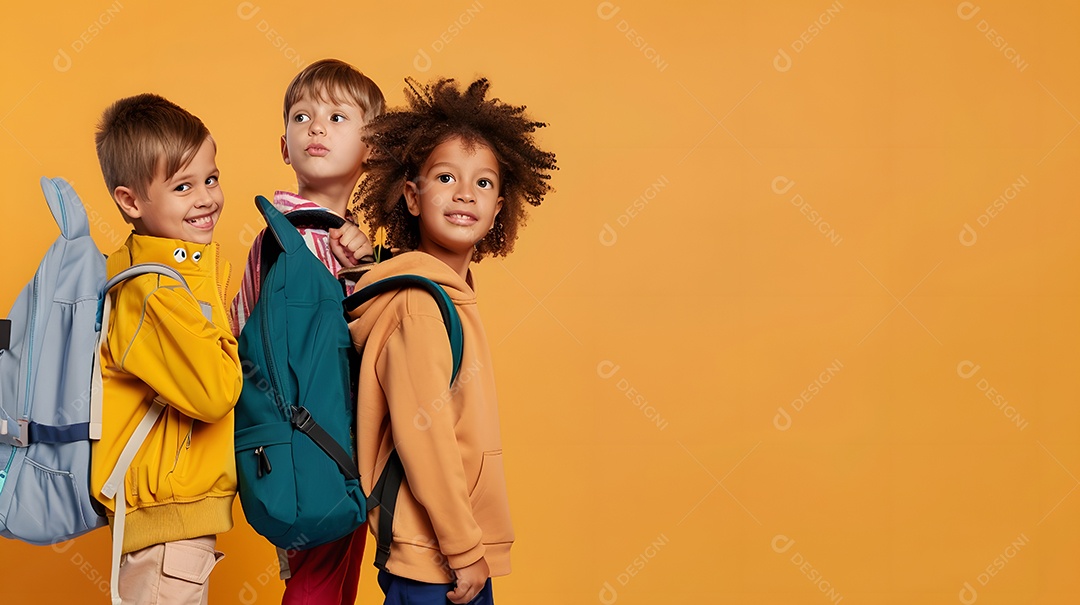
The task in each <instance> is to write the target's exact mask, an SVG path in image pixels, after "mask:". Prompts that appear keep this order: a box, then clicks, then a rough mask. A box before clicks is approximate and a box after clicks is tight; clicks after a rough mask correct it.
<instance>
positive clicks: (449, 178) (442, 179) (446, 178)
mask: <svg viewBox="0 0 1080 605" xmlns="http://www.w3.org/2000/svg"><path fill="white" fill-rule="evenodd" d="M435 178H437V179H439V182H440V183H453V182H454V177H452V176H450V175H449V174H440V175H439V176H437V177H435Z"/></svg>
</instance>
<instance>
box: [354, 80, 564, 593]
mask: <svg viewBox="0 0 1080 605" xmlns="http://www.w3.org/2000/svg"><path fill="white" fill-rule="evenodd" d="M487 91H488V82H487V80H484V79H481V80H477V81H475V82H473V83H472V84H471V85H470V86H469V87H468V88H467V89H466V90H464V91H460V90H458V88H457V86H456V85H455V83H454V82H453V80H439V81H437V82H435V83H434V84H432V85H430V86H428V87H421V88H419V89H418V85H417V84H416V83H414V82H409V88H408V89H406V91H405V92H406V96H407V97H408V101H409V106H408V108H406V109H402V110H397V111H391V112H389V113H387V114H386V115H384V116H382V117H381V118H378V119H376V120H375V121H373V122H372V123H371V124H370V125H369V126H368V128H367V131H366V135H365V137H364V138H365V141H367V143H368V144H369V146H371V148H372V150H373V151H372V156H371V157H370V158H369V160H368V176H367V180H366V181H365V182H363V183H362V185H361V189H360V191H359V193H358V196H359V197H360V199H361V202H360V204H359V206H360V210H361V211H362V212H363V215H364V217H365V218H366V219H367V221H368V222H369V224H370V226H371V227H372V228H373V229H375V228H379V227H383V228H385V229H386V231H387V236H388V242H387V244H388V245H389V246H391V247H399V248H403V249H407V250H411V251H410V252H406V253H404V254H399V255H398V256H395V257H394V258H392V259H390V260H388V261H386V262H383V263H380V264H378V265H375V267H374V268H372V269H371V270H370V271H368V272H367V273H365V274H364V276H363V277H362V278H361V280H360V282H359V283H357V287H356V290H357V291H360V290H361V289H362V288H363V287H364V286H366V285H368V284H371V283H374V282H376V281H379V280H380V279H383V278H386V277H390V276H394V275H401V274H410V273H411V274H417V275H420V276H422V277H427V278H428V279H431V280H432V281H434V282H436V283H438V284H439V285H441V286H442V287H443V289H444V290H446V292H447V293H448V294H449V296H450V299H451V300H452V302H453V304H454V306H455V307H456V309H457V312H458V315H459V317H460V318H461V324H462V328H463V331H464V343H463V347H462V351H463V355H462V360H461V370H460V373H459V374H458V376H457V379H456V381H455V382H454V383H453V385H452V386H449V387H448V386H447V385H449V384H450V377H451V370H452V359H451V347H450V344H449V340H448V338H447V330H446V326H445V324H444V323H443V319H442V317H441V315H440V312H439V310H438V307H437V305H436V303H435V300H434V298H433V297H432V296H431V295H429V294H427V293H426V292H423V291H422V290H418V289H402V290H396V291H392V292H388V293H385V294H381V295H379V296H377V297H375V298H373V299H372V300H371V301H369V302H368V303H366V304H364V305H363V306H361V307H359V308H358V309H356V310H355V311H354V312H353V317H354V318H355V319H354V320H353V321H352V322H351V324H350V331H351V332H352V337H353V343H354V344H355V345H356V347H357V349H358V350H360V351H361V352H362V353H363V359H362V362H361V364H360V381H359V383H360V389H359V394H358V410H357V436H358V438H357V441H358V443H359V448H358V449H359V452H358V453H359V466H360V474H361V476H362V480H361V481H362V486H363V489H364V492H365V493H366V494H372V491H373V489H374V488H375V486H376V483H377V482H378V479H379V478H380V477H382V475H383V472H384V470H385V469H386V468H387V467H388V466H391V465H394V464H397V463H396V462H389V463H388V460H394V459H399V460H400V465H401V468H403V471H404V480H403V481H402V483H401V486H400V490H399V491H398V492H397V493H396V508H395V510H394V513H393V532H392V533H393V539H392V540H391V541H390V543H389V544H387V543H386V541H385V539H382V538H380V536H379V535H378V531H377V528H378V527H379V522H380V518H379V517H380V514H383V511H382V510H380V508H376V509H374V510H373V511H372V512H371V517H370V519H369V527H370V528H371V531H372V533H373V534H375V535H376V539H377V540H380V543H379V545H378V546H379V550H380V551H381V552H380V555H379V556H377V557H376V566H377V567H379V568H380V570H381V571H380V573H379V585H380V587H381V588H382V589H383V592H384V593H385V594H386V601H385V602H386V603H387V604H391V603H395V604H396V603H402V604H403V603H406V602H408V603H433V604H434V603H438V604H440V605H442V604H443V603H445V602H446V600H447V599H449V600H450V601H451V602H453V603H480V602H483V603H485V604H490V603H492V595H491V580H490V578H491V577H493V576H502V575H506V574H508V573H510V546H511V544H512V543H513V540H514V531H513V528H512V527H511V524H510V507H509V503H508V501H507V493H506V479H505V477H504V474H503V462H502V443H501V439H500V436H499V416H498V404H497V401H496V397H495V377H494V373H493V372H492V364H491V351H490V350H489V348H488V344H487V339H486V337H485V335H484V328H483V325H482V323H481V321H480V315H479V313H478V311H477V306H476V295H475V293H474V286H473V277H472V273H471V272H470V270H469V264H470V263H471V262H474V261H476V262H479V261H480V259H482V258H483V257H485V256H505V255H507V254H508V253H509V252H510V251H511V250H512V249H513V246H514V241H515V240H516V239H517V233H518V228H519V227H520V226H521V225H522V224H523V223H524V221H525V208H526V204H531V205H533V206H536V205H538V204H540V202H541V200H542V199H543V197H544V195H546V194H547V193H548V192H549V191H550V190H551V188H550V186H549V185H548V178H549V177H550V174H549V173H550V172H551V171H552V170H555V169H556V166H555V156H554V154H552V153H548V152H546V151H543V150H541V149H539V148H538V147H537V146H536V144H535V142H534V141H533V136H532V133H533V132H534V131H535V130H536V129H537V128H538V127H541V126H544V124H543V123H541V122H534V121H530V120H528V119H527V118H526V117H525V116H524V110H525V108H524V107H516V106H511V105H507V104H505V103H502V102H501V101H498V100H497V99H487V98H485V97H486V94H487ZM391 497H393V495H386V497H385V498H384V502H383V504H384V505H385V500H388V499H390V498H391Z"/></svg>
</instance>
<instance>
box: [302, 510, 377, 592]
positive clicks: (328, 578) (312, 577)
mask: <svg viewBox="0 0 1080 605" xmlns="http://www.w3.org/2000/svg"><path fill="white" fill-rule="evenodd" d="M366 542H367V523H365V524H363V525H361V526H360V527H359V528H357V530H356V531H354V532H353V533H352V534H350V535H348V536H345V537H344V538H341V539H340V540H336V541H334V542H330V543H327V544H323V545H322V546H316V547H315V548H311V549H308V550H292V551H289V571H290V572H291V573H292V577H291V578H289V579H288V580H285V594H284V595H282V597H281V605H353V604H354V603H356V590H357V588H358V587H359V585H360V564H361V562H362V561H363V559H364V545H365V544H366Z"/></svg>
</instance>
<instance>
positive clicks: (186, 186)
mask: <svg viewBox="0 0 1080 605" xmlns="http://www.w3.org/2000/svg"><path fill="white" fill-rule="evenodd" d="M190 189H191V185H189V184H187V183H184V184H182V185H177V186H176V188H175V189H173V191H179V192H180V193H185V192H187V191H189V190H190Z"/></svg>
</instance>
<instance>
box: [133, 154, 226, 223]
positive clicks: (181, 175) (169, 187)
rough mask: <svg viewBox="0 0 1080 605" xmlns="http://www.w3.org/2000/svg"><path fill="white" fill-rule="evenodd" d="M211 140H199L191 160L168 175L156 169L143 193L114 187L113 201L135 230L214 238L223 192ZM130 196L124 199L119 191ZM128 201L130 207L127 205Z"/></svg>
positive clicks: (223, 201)
mask: <svg viewBox="0 0 1080 605" xmlns="http://www.w3.org/2000/svg"><path fill="white" fill-rule="evenodd" d="M216 153H217V148H216V146H215V144H214V141H213V139H211V138H207V139H206V140H205V141H203V144H202V146H200V147H199V151H198V152H196V153H195V156H194V157H192V159H191V161H190V162H189V163H188V164H187V165H186V166H183V167H181V168H180V170H178V171H177V173H176V174H174V175H172V176H171V177H169V178H166V177H165V175H164V169H159V170H158V173H157V175H156V176H155V177H154V181H153V182H152V183H150V186H149V187H148V188H147V191H146V195H145V196H139V195H138V194H136V193H134V191H133V190H130V189H127V188H126V187H117V194H118V195H117V201H118V202H120V203H121V205H122V206H124V211H125V212H127V213H128V215H129V216H131V218H132V219H134V220H133V222H134V224H135V230H136V232H137V233H140V234H143V235H152V236H155V237H166V238H170V239H179V240H184V241H188V242H194V243H197V244H209V243H210V242H211V241H212V240H213V237H214V227H215V226H216V225H217V222H218V217H220V216H221V209H222V207H224V205H225V195H224V194H223V193H222V191H221V185H220V184H219V183H218V174H219V173H218V167H217V162H215V161H214V156H215V154H216ZM122 189H124V190H127V191H126V193H125V194H124V195H127V196H130V199H129V200H127V202H125V200H124V199H121V195H120V194H121V191H120V190H122ZM128 204H130V207H129V205H128Z"/></svg>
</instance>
